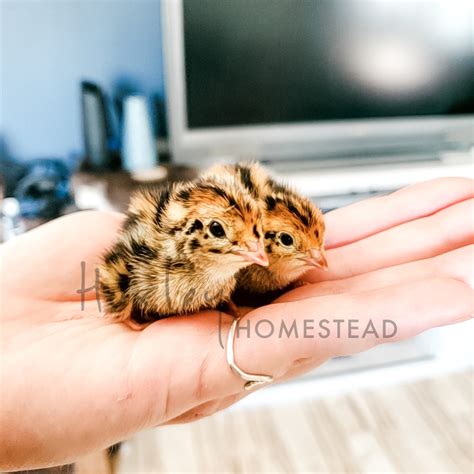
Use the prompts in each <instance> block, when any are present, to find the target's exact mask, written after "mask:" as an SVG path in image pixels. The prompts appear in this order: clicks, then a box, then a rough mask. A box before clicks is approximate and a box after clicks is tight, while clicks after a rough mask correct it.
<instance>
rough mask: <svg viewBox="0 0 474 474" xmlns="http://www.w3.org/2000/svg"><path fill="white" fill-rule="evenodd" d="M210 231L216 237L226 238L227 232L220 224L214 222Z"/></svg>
mask: <svg viewBox="0 0 474 474" xmlns="http://www.w3.org/2000/svg"><path fill="white" fill-rule="evenodd" d="M209 230H210V231H211V234H212V235H213V236H214V237H224V236H225V231H224V228H223V227H222V225H221V224H219V222H216V221H212V222H211V225H210V226H209Z"/></svg>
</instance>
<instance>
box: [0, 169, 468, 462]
mask: <svg viewBox="0 0 474 474" xmlns="http://www.w3.org/2000/svg"><path fill="white" fill-rule="evenodd" d="M473 212H474V207H473V182H472V181H471V180H466V179H457V178H450V179H441V180H435V181H431V182H427V183H423V184H420V185H416V186H412V187H409V188H406V189H404V190H401V191H399V192H397V193H394V194H392V195H390V196H387V197H383V198H375V199H371V200H368V201H364V202H361V203H358V204H355V205H352V206H349V207H347V208H343V209H340V210H337V211H334V212H332V213H329V214H328V215H327V216H326V222H327V248H328V252H327V255H328V263H329V267H330V271H329V272H326V273H323V272H321V271H316V270H315V271H313V272H311V273H309V274H307V276H306V279H307V281H308V283H309V284H307V285H305V286H302V287H300V288H297V289H295V290H293V291H291V292H288V293H286V294H285V295H283V296H282V297H281V298H279V299H278V300H277V301H276V302H275V303H274V304H271V305H268V306H263V307H260V308H257V309H255V310H253V311H251V312H250V313H248V314H247V315H246V317H245V320H248V321H249V324H250V325H251V327H255V325H256V324H258V322H259V321H261V320H263V319H266V320H271V321H274V322H275V325H276V324H282V323H283V324H285V326H286V327H290V326H291V325H292V324H293V323H295V322H296V323H295V324H297V325H301V324H303V322H304V320H305V319H307V318H311V319H313V320H316V321H317V320H319V319H321V318H323V317H324V318H330V319H342V320H347V319H348V318H352V319H353V318H357V320H358V321H359V323H360V325H361V326H363V325H364V324H365V323H366V322H367V321H368V320H369V318H372V320H373V319H375V320H377V318H388V319H390V320H392V321H394V322H395V323H396V326H397V333H396V335H395V336H394V337H393V338H391V339H390V341H393V340H395V339H403V338H407V337H411V336H414V335H415V334H418V333H419V332H421V331H423V330H426V329H429V328H431V327H434V326H440V325H444V324H450V323H454V322H458V321H462V320H465V319H468V318H469V317H470V315H472V314H473V312H474V308H473V290H472V282H473V276H472V273H471V272H472V263H473V262H472V260H473V253H472V252H473V250H472V244H473V243H474V223H473V220H472V216H473ZM122 219H123V216H122V215H120V214H111V213H102V212H81V213H76V214H73V215H70V216H67V217H64V218H61V219H58V220H56V221H53V222H51V223H49V224H46V225H44V226H42V227H40V228H38V229H35V230H33V231H31V232H28V233H27V234H25V235H23V236H20V237H18V238H16V239H14V240H12V241H10V242H8V243H6V244H4V245H3V246H2V248H1V256H2V257H1V258H2V275H1V278H2V281H1V290H2V313H1V323H0V324H1V326H0V327H1V333H0V335H1V360H2V362H1V378H2V380H1V385H2V394H1V399H0V408H1V418H0V446H1V447H0V460H1V462H0V469H12V468H14V469H20V468H33V467H41V466H47V465H57V464H63V463H66V462H70V461H74V460H75V459H77V458H78V457H80V456H81V455H83V454H85V453H87V452H89V451H92V450H96V449H98V448H102V447H106V446H109V445H111V444H113V443H115V442H117V441H119V440H122V439H124V438H126V437H128V436H130V435H131V434H133V433H135V432H136V431H138V430H141V429H144V428H147V427H152V426H156V425H160V424H164V423H170V422H179V421H189V420H192V419H196V418H199V417H201V416H205V415H208V414H210V413H213V412H215V411H217V410H219V409H221V408H224V407H226V406H228V405H230V404H232V403H234V402H235V401H237V400H238V399H240V398H241V397H243V396H245V395H246V394H247V393H248V392H245V391H244V390H243V387H244V382H243V381H242V380H241V379H240V378H239V377H237V376H236V375H234V374H233V373H232V371H231V370H230V369H229V367H228V366H227V364H226V359H225V351H224V350H223V349H222V347H221V344H220V340H221V339H223V340H225V337H226V334H227V332H228V330H229V327H230V324H231V318H230V316H227V315H222V314H219V313H217V312H214V311H207V312H202V313H199V314H196V315H191V316H182V317H173V318H169V319H165V320H161V321H158V322H155V323H153V324H151V325H149V326H147V327H146V328H145V329H144V330H143V331H134V330H131V329H130V328H129V327H127V326H126V325H125V324H121V323H115V322H113V321H110V320H109V319H107V318H106V317H104V316H103V314H102V313H101V312H99V308H98V305H97V301H96V299H95V293H94V291H89V292H87V293H86V294H85V298H86V301H85V304H84V309H83V310H82V309H81V301H80V299H81V295H80V294H79V293H78V292H77V290H78V289H79V288H80V287H81V278H82V275H81V262H84V265H85V275H84V277H85V285H86V286H88V287H89V286H92V285H93V284H94V279H95V269H96V268H97V265H98V263H99V260H100V256H101V254H102V253H103V251H104V249H105V248H107V247H109V246H110V245H111V244H112V243H113V241H114V239H115V236H116V232H117V230H118V228H119V226H120V224H121V222H122ZM262 332H263V331H262ZM266 332H268V331H266ZM249 334H250V335H249V336H248V337H241V338H239V339H238V341H237V342H236V352H237V353H236V358H237V362H238V363H239V365H240V366H241V367H242V368H243V369H244V370H247V371H248V372H253V373H267V374H272V375H273V376H274V377H275V379H277V380H279V379H283V378H288V377H291V376H294V375H296V374H298V373H301V372H304V371H307V370H310V369H312V368H314V367H316V366H317V365H319V364H321V363H323V362H324V361H326V360H327V359H328V358H331V357H334V356H337V355H347V354H351V353H355V352H359V351H362V350H366V349H369V348H370V347H372V346H374V345H376V344H378V343H381V342H387V341H386V340H384V339H381V338H377V337H375V336H373V335H368V336H367V337H364V338H349V337H347V334H344V333H342V334H340V336H339V337H336V335H335V334H331V335H330V337H327V338H324V339H321V338H301V337H299V338H293V337H283V338H282V337H278V332H277V331H276V332H275V334H274V335H273V336H271V337H267V338H264V337H258V334H257V333H256V332H255V331H249Z"/></svg>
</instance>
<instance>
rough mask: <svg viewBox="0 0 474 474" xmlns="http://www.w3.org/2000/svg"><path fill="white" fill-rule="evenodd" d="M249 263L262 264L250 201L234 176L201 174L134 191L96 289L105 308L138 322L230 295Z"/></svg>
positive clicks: (257, 216)
mask: <svg viewBox="0 0 474 474" xmlns="http://www.w3.org/2000/svg"><path fill="white" fill-rule="evenodd" d="M251 264H257V265H268V259H267V256H266V254H265V251H264V248H263V232H262V226H261V213H260V210H259V208H258V206H257V204H256V202H255V201H254V200H252V199H250V198H249V197H248V196H247V195H246V194H245V193H244V192H243V191H242V189H241V187H240V182H236V181H232V180H228V181H226V183H219V182H215V181H214V180H212V179H199V180H197V181H193V182H187V183H180V184H177V185H174V186H170V187H166V188H164V189H154V190H143V191H140V192H138V193H136V194H135V195H134V196H133V197H132V199H131V203H130V206H129V209H128V212H127V219H126V221H125V223H124V226H123V229H122V230H121V232H120V234H119V236H118V241H117V242H116V244H115V245H114V246H113V247H112V248H111V249H110V250H109V251H108V252H107V253H106V254H105V255H104V258H103V263H102V265H101V270H100V275H101V291H102V295H103V297H104V299H105V302H106V307H107V312H108V313H111V314H113V315H114V316H115V317H116V318H117V319H119V320H127V319H130V320H131V321H132V322H134V323H138V324H142V323H146V322H150V321H154V320H157V319H161V318H163V317H167V316H171V315H179V314H185V313H192V312H196V311H199V310H202V309H214V308H217V307H218V306H220V305H221V304H224V303H230V297H231V294H232V292H233V291H234V288H235V284H236V274H237V273H238V272H239V270H242V269H243V268H245V267H247V266H249V265H251Z"/></svg>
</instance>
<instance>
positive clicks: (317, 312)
mask: <svg viewBox="0 0 474 474" xmlns="http://www.w3.org/2000/svg"><path fill="white" fill-rule="evenodd" d="M473 313H474V291H473V290H472V288H471V287H470V286H468V285H467V284H465V283H463V282H460V281H458V280H453V279H448V278H431V279H427V280H423V281H418V282H412V283H403V284H398V285H394V286H390V287H386V288H380V289H375V290H370V291H362V292H359V293H356V294H339V295H328V296H322V297H315V298H309V299H305V300H301V301H298V302H292V303H281V304H273V305H270V306H268V307H263V308H259V309H257V310H256V311H255V312H254V313H253V314H252V323H253V326H254V329H255V330H254V331H251V332H250V334H251V335H254V334H256V333H257V331H256V328H255V326H256V324H257V323H258V321H260V320H263V319H265V320H266V321H270V322H271V323H272V324H273V325H274V327H275V328H280V327H281V322H282V321H283V322H284V324H285V327H286V328H290V327H291V326H292V324H294V322H295V321H296V324H295V326H296V328H297V330H298V331H297V333H298V336H299V337H295V336H296V333H295V331H293V332H292V333H291V334H292V336H293V337H286V332H282V337H280V338H279V337H277V336H278V335H279V334H280V332H279V331H277V330H275V334H276V336H275V337H272V338H262V337H260V338H258V337H255V338H254V339H253V340H252V338H248V339H247V338H245V339H243V340H242V341H239V343H240V344H241V345H239V346H238V349H239V352H238V358H237V361H238V362H240V366H241V368H242V369H243V370H246V371H250V372H256V373H268V372H269V371H270V373H273V374H274V375H276V376H278V377H283V376H287V375H288V374H291V373H292V371H293V370H298V369H299V366H306V367H308V368H309V367H315V366H317V365H318V364H319V363H321V362H323V361H325V360H327V359H328V358H329V357H334V356H341V355H349V354H353V353H356V352H360V351H363V350H367V349H370V348H371V347H373V346H374V345H377V344H380V343H383V342H393V341H396V340H401V339H405V338H409V337H413V336H415V335H417V334H418V333H420V332H422V331H424V330H427V329H429V328H432V327H436V326H442V325H446V324H451V323H454V322H459V321H462V320H466V319H469V318H470V317H471V315H472V314H473ZM249 316H250V315H249ZM351 320H352V321H353V326H355V327H357V330H355V337H351V336H354V334H352V335H351V334H350V331H349V329H348V326H349V324H350V321H351ZM305 321H306V323H305ZM337 321H340V323H337ZM384 321H387V326H389V327H393V326H394V325H395V327H396V332H395V334H394V335H393V337H390V338H385V339H384V338H383V337H381V335H382V329H383V327H382V326H383V324H384V323H383V322H384ZM322 322H324V324H322ZM370 323H372V324H373V326H374V328H375V330H376V332H377V335H375V334H373V333H367V334H366V335H364V334H363V333H364V330H365V329H366V328H367V327H368V326H369V325H370ZM261 325H262V326H263V323H261ZM305 325H306V329H307V331H306V336H307V337H305ZM265 326H269V323H268V322H266V323H265ZM313 326H314V327H315V330H312V329H311V328H312V327H313ZM338 328H339V329H340V330H339V331H338ZM261 329H263V327H262V328H261ZM260 332H262V330H261V331H260ZM311 336H314V337H311ZM272 371H273V372H272Z"/></svg>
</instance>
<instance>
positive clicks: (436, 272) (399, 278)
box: [275, 244, 474, 303]
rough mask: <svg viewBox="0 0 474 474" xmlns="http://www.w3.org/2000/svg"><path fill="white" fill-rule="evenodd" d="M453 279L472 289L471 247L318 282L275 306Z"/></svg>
mask: <svg viewBox="0 0 474 474" xmlns="http://www.w3.org/2000/svg"><path fill="white" fill-rule="evenodd" d="M434 277H441V278H454V279H456V280H460V281H464V282H465V283H467V284H470V285H471V286H473V285H474V245H472V244H471V245H467V246H465V247H461V248H459V249H456V250H452V251H451V252H448V253H445V254H442V255H438V256H436V257H433V258H428V259H424V260H417V261H414V262H409V263H405V264H401V265H397V266H395V267H388V268H383V269H380V270H375V271H372V272H369V273H364V274H362V275H357V276H353V277H349V278H344V279H341V280H330V281H320V282H318V283H314V284H311V285H305V286H301V287H299V288H296V289H295V290H292V291H289V292H288V293H285V294H284V295H283V296H281V297H280V298H278V299H277V300H276V301H275V302H276V303H281V302H289V301H297V300H300V299H304V298H311V297H314V296H324V295H330V294H338V293H356V292H359V291H364V290H375V289H377V288H384V287H387V286H391V285H397V284H399V283H409V282H414V281H419V280H424V279H428V278H434Z"/></svg>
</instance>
